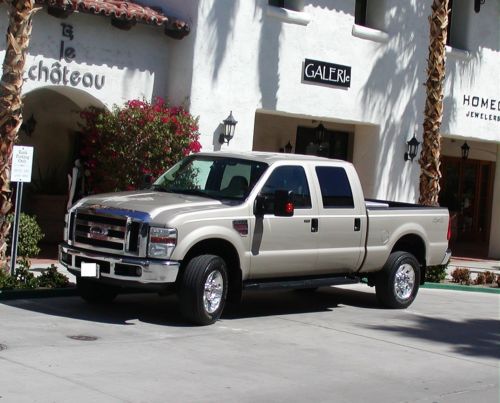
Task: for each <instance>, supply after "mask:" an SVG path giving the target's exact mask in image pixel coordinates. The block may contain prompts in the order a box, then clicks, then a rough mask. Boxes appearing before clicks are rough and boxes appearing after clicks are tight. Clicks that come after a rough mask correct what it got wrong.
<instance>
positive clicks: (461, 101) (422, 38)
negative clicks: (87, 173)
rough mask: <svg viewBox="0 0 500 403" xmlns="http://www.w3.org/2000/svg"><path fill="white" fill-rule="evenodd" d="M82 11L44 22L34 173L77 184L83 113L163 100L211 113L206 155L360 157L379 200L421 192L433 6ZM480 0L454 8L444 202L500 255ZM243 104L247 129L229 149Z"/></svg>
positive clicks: (173, 0) (491, 60)
mask: <svg viewBox="0 0 500 403" xmlns="http://www.w3.org/2000/svg"><path fill="white" fill-rule="evenodd" d="M118 3H119V2H118ZM479 3H480V2H479ZM40 4H41V5H43V4H45V3H40ZM47 4H48V3H47ZM57 4H59V6H60V7H59V8H64V7H62V6H63V5H64V4H66V3H63V2H56V6H57ZM68 4H69V3H68ZM71 4H76V5H78V7H74V8H73V9H72V10H66V11H70V12H66V13H64V15H62V16H63V17H65V18H64V19H61V18H60V17H61V15H59V16H56V17H55V16H54V15H57V14H58V13H57V12H53V11H54V10H52V12H51V13H50V14H49V13H48V12H47V11H49V9H48V7H47V5H46V4H45V5H44V6H43V8H42V9H41V10H40V11H39V12H37V13H36V15H35V17H34V21H33V36H32V39H31V43H30V50H29V57H28V61H27V66H26V82H25V84H24V87H23V92H24V96H25V97H24V99H25V111H24V116H25V119H26V120H27V119H29V118H30V117H31V116H33V118H34V119H35V121H36V126H35V128H34V130H33V131H32V132H31V133H30V134H29V135H28V134H27V133H26V131H25V132H24V133H22V134H21V141H22V142H23V144H32V145H34V146H35V155H36V157H35V161H36V163H37V164H38V165H37V167H35V168H34V171H35V174H37V172H40V175H44V172H45V173H50V172H56V171H57V169H56V168H57V167H61V169H60V171H61V172H60V174H57V175H60V177H62V182H60V183H63V185H62V187H63V188H64V186H65V181H64V176H65V174H66V171H67V170H68V169H69V168H70V167H71V166H72V164H73V161H74V158H75V155H74V152H75V150H74V148H75V141H76V140H75V139H77V138H78V125H77V121H78V117H77V115H78V114H77V113H76V112H78V110H80V109H81V108H83V107H85V106H88V105H96V106H104V107H107V108H111V107H112V105H113V104H118V105H120V104H123V103H124V102H125V101H127V100H129V99H132V98H142V97H144V98H147V99H150V98H151V97H153V96H155V95H160V96H165V97H168V98H169V99H170V100H172V101H173V102H177V103H181V102H186V103H187V104H188V105H189V108H190V110H191V113H193V114H194V115H197V116H199V117H200V132H201V133H202V137H201V143H202V145H203V149H204V150H219V149H235V150H236V149H242V150H251V149H253V150H265V151H279V150H284V149H286V146H287V145H288V146H289V147H290V146H291V152H298V153H316V154H321V155H325V156H328V157H334V158H342V159H346V160H349V161H352V162H353V164H354V165H355V166H356V168H357V170H358V172H359V174H360V177H361V181H362V184H363V187H364V190H365V193H366V195H367V197H372V198H379V199H394V200H400V201H410V202H415V201H416V200H417V199H418V183H419V174H420V167H419V165H418V162H417V160H418V156H417V157H416V158H415V159H414V160H413V161H412V160H411V159H408V160H405V158H404V156H405V152H406V151H407V149H406V147H407V141H409V140H410V139H411V138H412V137H413V136H415V137H416V139H417V140H418V141H422V131H423V130H422V122H423V110H424V103H425V87H424V85H423V84H424V82H425V79H426V65H427V52H428V50H427V47H428V42H429V40H428V37H429V33H428V31H429V27H428V21H427V20H428V16H429V14H430V12H431V4H432V1H431V0H408V1H405V2H401V1H396V0H349V1H345V0H330V1H326V0H325V1H321V0H320V1H305V0H284V1H276V0H256V1H243V0H239V1H238V0H163V1H162V0H151V1H147V2H144V3H141V4H143V5H146V4H147V5H148V6H151V7H152V9H149V8H142V7H137V9H138V10H139V11H137V13H136V14H133V13H132V12H131V9H132V8H128V9H126V10H128V11H126V12H125V14H120V13H119V12H117V11H116V10H115V11H113V10H112V9H106V10H107V11H108V12H107V13H101V14H99V15H94V14H95V10H94V9H92V8H91V6H90V5H89V4H87V3H86V2H85V0H82V1H80V2H74V3H71ZM115 4H116V3H115ZM474 4H475V2H474V1H473V0H453V2H452V13H451V24H450V32H449V46H448V48H447V64H446V85H445V114H444V119H443V125H442V135H443V143H442V154H443V159H442V172H443V180H442V192H441V203H442V204H443V205H446V206H447V207H449V208H450V210H451V211H452V215H453V223H454V230H455V235H454V246H455V253H456V254H457V255H476V256H481V257H486V256H489V257H492V258H500V164H498V163H497V162H498V161H500V81H499V80H498V77H499V76H500V27H499V21H500V3H499V2H498V1H497V0H486V1H485V2H484V4H482V5H480V11H479V12H476V11H475V10H474ZM0 7H2V10H3V11H4V17H2V18H1V19H0V30H3V32H5V31H6V24H7V18H6V16H5V10H6V7H5V6H0ZM52 8H54V6H52ZM55 8H56V9H57V7H55ZM71 11H73V12H71ZM127 13H128V14H127ZM103 14H108V16H107V17H106V16H103ZM123 16H126V17H128V18H131V20H132V22H135V21H137V22H138V23H137V24H135V25H134V24H128V25H134V26H133V27H132V28H131V29H130V30H124V29H117V27H119V28H130V27H129V26H127V24H124V23H123V21H122V20H123ZM162 18H165V19H164V20H163V19H162ZM120 21H121V22H120ZM110 22H111V23H110ZM141 22H142V23H141ZM144 22H145V23H144ZM120 24H121V25H120ZM165 33H167V35H165ZM188 33H189V34H188ZM186 34H187V35H186ZM175 38H176V39H175ZM179 38H181V39H179ZM3 46H4V45H3ZM0 57H2V58H3V52H0ZM230 111H232V113H233V115H234V117H235V118H236V120H237V121H238V124H237V126H236V131H235V136H234V138H233V139H231V141H230V142H229V144H227V143H223V144H221V143H220V142H219V135H220V133H221V131H222V121H223V120H224V119H225V118H226V117H227V115H228V114H229V113H230ZM318 127H320V128H322V129H324V130H318ZM465 143H466V145H467V146H468V147H469V149H468V157H467V159H464V158H462V154H461V153H462V147H463V148H464V149H465V146H464V144H465ZM419 151H420V148H419ZM38 167H39V168H38ZM37 169H39V170H38V171H37ZM62 191H63V189H60V190H59V192H62ZM58 214H59V213H58Z"/></svg>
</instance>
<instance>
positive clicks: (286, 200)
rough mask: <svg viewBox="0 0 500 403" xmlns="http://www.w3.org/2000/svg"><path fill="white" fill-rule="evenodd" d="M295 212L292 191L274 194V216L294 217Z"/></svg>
mask: <svg viewBox="0 0 500 403" xmlns="http://www.w3.org/2000/svg"><path fill="white" fill-rule="evenodd" d="M294 210H295V206H294V204H293V192H292V191H291V190H277V191H276V192H274V215H275V216H278V217H292V216H293V213H294Z"/></svg>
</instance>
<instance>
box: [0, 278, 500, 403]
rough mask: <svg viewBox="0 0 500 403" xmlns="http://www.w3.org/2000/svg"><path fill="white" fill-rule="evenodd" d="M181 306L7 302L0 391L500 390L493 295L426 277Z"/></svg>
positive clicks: (126, 397)
mask: <svg viewBox="0 0 500 403" xmlns="http://www.w3.org/2000/svg"><path fill="white" fill-rule="evenodd" d="M177 308H178V306H177V302H176V299H175V298H174V297H168V298H160V297H157V296H155V295H122V296H119V297H118V299H117V300H116V301H115V303H114V304H112V305H109V306H106V307H104V308H102V307H101V308H99V307H95V306H90V305H87V304H85V303H84V302H83V301H81V300H80V299H79V298H78V297H68V298H48V299H31V300H13V301H5V302H3V303H0V403H2V402H16V403H19V402H68V401H72V402H92V403H97V402H384V403H386V402H476V403H480V402H498V401H499V397H500V396H499V367H498V364H499V359H500V315H499V311H500V296H499V295H496V294H483V293H468V292H457V291H447V290H430V289H422V290H421V291H420V294H419V296H418V298H417V300H416V302H415V303H414V304H413V305H412V307H411V308H410V309H408V310H406V311H391V310H383V309H380V308H379V307H378V305H377V303H376V300H375V297H374V294H373V290H372V289H369V288H368V287H366V286H363V285H355V286H347V287H342V288H340V287H338V288H335V289H334V288H326V289H322V290H320V291H318V292H316V293H313V294H310V295H308V294H307V293H306V294H305V295H304V293H299V292H280V293H276V294H270V293H252V294H246V297H245V300H244V302H243V304H242V305H241V306H240V307H238V308H237V309H232V310H230V311H229V312H227V313H226V314H225V315H224V317H223V319H222V320H221V321H219V322H217V323H216V324H215V325H212V326H208V327H191V326H186V325H185V324H184V323H183V322H182V320H181V318H180V317H179V315H178V313H177ZM72 337H73V338H72ZM93 338H96V339H95V340H86V339H93Z"/></svg>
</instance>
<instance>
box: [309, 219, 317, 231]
mask: <svg viewBox="0 0 500 403" xmlns="http://www.w3.org/2000/svg"><path fill="white" fill-rule="evenodd" d="M318 227H319V223H318V219H317V218H313V219H312V220H311V232H318Z"/></svg>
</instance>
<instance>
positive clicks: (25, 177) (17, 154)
mask: <svg viewBox="0 0 500 403" xmlns="http://www.w3.org/2000/svg"><path fill="white" fill-rule="evenodd" d="M32 165H33V147H29V146H14V151H13V153H12V170H11V172H10V181H11V182H31V167H32Z"/></svg>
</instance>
